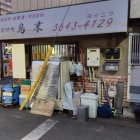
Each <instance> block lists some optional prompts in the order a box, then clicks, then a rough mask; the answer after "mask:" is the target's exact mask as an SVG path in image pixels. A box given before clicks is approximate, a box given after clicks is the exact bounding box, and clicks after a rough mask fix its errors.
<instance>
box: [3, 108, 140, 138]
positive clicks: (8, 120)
mask: <svg viewBox="0 0 140 140" xmlns="http://www.w3.org/2000/svg"><path fill="white" fill-rule="evenodd" d="M48 119H51V120H53V121H56V122H57V123H55V124H54V125H53V126H52V127H51V128H50V129H49V130H43V127H42V129H41V128H39V127H38V126H40V125H41V124H43V123H44V122H45V121H46V120H48ZM47 123H48V122H46V124H45V125H44V127H46V126H47V127H48V124H47ZM36 128H38V129H36ZM33 130H36V131H35V134H36V135H37V134H39V133H38V131H39V132H40V131H44V132H45V133H44V134H43V135H42V136H41V137H40V138H39V139H40V140H140V124H138V123H136V122H135V120H129V119H122V118H120V119H115V118H110V119H102V118H97V119H92V120H88V121H87V122H80V121H78V120H74V119H72V117H71V116H70V115H68V114H64V113H54V115H53V117H51V118H48V117H45V116H40V115H34V114H31V113H30V112H29V110H24V111H18V108H14V109H13V108H8V109H6V108H2V107H0V140H21V139H23V138H25V137H26V136H27V135H28V134H30V133H31V132H33ZM40 133H41V132H40ZM31 134H33V135H34V133H31ZM34 136H35V135H34ZM26 140H28V139H26ZM29 140H31V139H29ZM33 140H35V139H33Z"/></svg>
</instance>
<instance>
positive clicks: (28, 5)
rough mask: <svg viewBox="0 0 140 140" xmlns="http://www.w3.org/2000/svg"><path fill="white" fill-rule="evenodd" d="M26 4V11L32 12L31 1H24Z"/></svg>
mask: <svg viewBox="0 0 140 140" xmlns="http://www.w3.org/2000/svg"><path fill="white" fill-rule="evenodd" d="M24 3H25V11H29V10H31V0H24Z"/></svg>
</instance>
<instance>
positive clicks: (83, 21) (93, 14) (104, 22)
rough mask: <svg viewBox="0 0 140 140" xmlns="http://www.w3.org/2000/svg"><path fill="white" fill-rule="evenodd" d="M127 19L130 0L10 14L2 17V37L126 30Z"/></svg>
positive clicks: (18, 37) (38, 36)
mask: <svg viewBox="0 0 140 140" xmlns="http://www.w3.org/2000/svg"><path fill="white" fill-rule="evenodd" d="M66 13H67V14H66ZM127 19H128V0H111V1H104V2H95V3H88V4H80V5H73V6H70V7H68V6H67V7H59V8H53V9H45V10H38V11H31V12H23V13H16V14H9V15H5V16H0V40H7V39H23V38H41V37H55V36H56V35H58V36H75V35H89V34H101V33H114V32H127Z"/></svg>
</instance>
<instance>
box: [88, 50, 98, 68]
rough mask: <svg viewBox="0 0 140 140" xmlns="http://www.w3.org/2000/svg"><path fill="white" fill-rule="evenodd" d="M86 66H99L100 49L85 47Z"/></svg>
mask: <svg viewBox="0 0 140 140" xmlns="http://www.w3.org/2000/svg"><path fill="white" fill-rule="evenodd" d="M87 66H89V67H99V66H100V49H99V48H87Z"/></svg>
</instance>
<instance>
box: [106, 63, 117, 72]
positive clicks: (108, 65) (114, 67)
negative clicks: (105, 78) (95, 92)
mask: <svg viewBox="0 0 140 140" xmlns="http://www.w3.org/2000/svg"><path fill="white" fill-rule="evenodd" d="M105 70H106V71H114V72H115V71H118V70H119V63H109V62H108V63H105Z"/></svg>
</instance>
